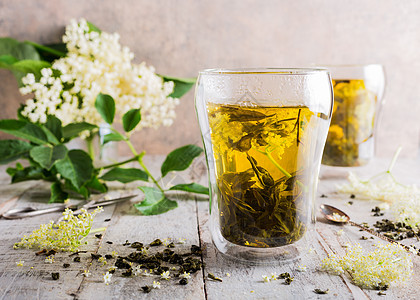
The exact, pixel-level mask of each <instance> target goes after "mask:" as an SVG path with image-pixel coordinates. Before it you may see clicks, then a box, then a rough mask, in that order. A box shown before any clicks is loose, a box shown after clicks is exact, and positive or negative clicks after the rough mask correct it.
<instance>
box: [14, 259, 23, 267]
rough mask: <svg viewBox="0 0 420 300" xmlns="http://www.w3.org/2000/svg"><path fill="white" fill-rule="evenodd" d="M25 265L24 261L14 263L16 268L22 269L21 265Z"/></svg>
mask: <svg viewBox="0 0 420 300" xmlns="http://www.w3.org/2000/svg"><path fill="white" fill-rule="evenodd" d="M24 263H25V261H24V260H19V261H17V262H16V266H18V267H23V264H24Z"/></svg>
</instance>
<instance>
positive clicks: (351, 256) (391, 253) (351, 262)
mask: <svg viewBox="0 0 420 300" xmlns="http://www.w3.org/2000/svg"><path fill="white" fill-rule="evenodd" d="M375 247H376V249H375V250H374V251H371V252H368V253H366V252H365V251H363V248H362V247H361V246H360V244H356V245H349V246H348V247H347V253H346V255H345V256H343V257H339V256H337V255H335V254H330V255H329V257H328V258H326V259H324V260H323V261H322V268H323V269H324V270H325V271H328V272H331V273H333V274H342V273H343V272H344V271H347V272H349V273H350V275H351V277H352V279H353V281H354V283H355V284H357V285H358V286H360V287H364V288H377V287H385V286H389V285H391V284H399V283H406V282H407V281H408V280H409V279H410V278H411V275H412V273H413V262H412V261H411V256H410V254H409V253H408V252H407V251H405V250H404V248H403V247H401V246H399V245H395V244H387V245H383V244H377V245H375Z"/></svg>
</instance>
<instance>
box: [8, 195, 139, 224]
mask: <svg viewBox="0 0 420 300" xmlns="http://www.w3.org/2000/svg"><path fill="white" fill-rule="evenodd" d="M135 196H137V195H128V196H122V197H118V198H115V199H110V200H103V201H90V202H88V203H87V204H85V205H83V206H81V208H85V209H91V208H96V207H98V206H106V205H111V204H115V203H118V202H122V201H125V200H128V199H131V198H133V197H135ZM77 207H80V206H76V205H69V204H62V205H58V206H54V207H48V208H41V209H37V208H33V207H19V208H13V209H10V210H8V211H7V212H5V213H4V214H3V218H5V219H20V218H26V217H33V216H38V215H42V214H48V213H51V212H57V211H64V210H65V209H66V208H70V209H77ZM80 212H81V211H80V209H78V210H76V211H75V212H74V215H77V214H78V213H80Z"/></svg>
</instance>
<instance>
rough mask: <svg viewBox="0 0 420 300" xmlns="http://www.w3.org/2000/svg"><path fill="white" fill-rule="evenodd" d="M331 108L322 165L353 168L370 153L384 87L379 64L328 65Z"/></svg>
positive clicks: (367, 158)
mask: <svg viewBox="0 0 420 300" xmlns="http://www.w3.org/2000/svg"><path fill="white" fill-rule="evenodd" d="M328 69H329V70H330V72H331V76H332V83H333V88H334V108H333V115H332V118H331V126H330V128H329V131H328V137H327V142H326V144H325V150H324V156H323V158H322V164H324V165H329V166H341V167H355V166H362V165H365V164H367V163H368V162H369V160H370V159H371V158H372V157H373V156H374V152H375V140H374V132H375V130H376V127H377V124H378V122H377V119H378V115H379V112H380V108H381V105H382V101H381V100H382V95H383V91H384V86H385V75H384V69H383V67H382V66H381V65H378V64H372V65H348V66H331V67H328Z"/></svg>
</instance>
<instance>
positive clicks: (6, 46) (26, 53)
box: [0, 37, 40, 60]
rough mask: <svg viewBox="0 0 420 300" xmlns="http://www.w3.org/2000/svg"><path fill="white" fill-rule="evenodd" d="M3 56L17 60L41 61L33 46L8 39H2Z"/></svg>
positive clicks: (1, 54) (0, 49)
mask: <svg viewBox="0 0 420 300" xmlns="http://www.w3.org/2000/svg"><path fill="white" fill-rule="evenodd" d="M3 55H9V56H13V57H14V58H16V60H24V59H31V60H40V57H39V54H38V52H37V51H36V49H35V48H34V47H33V46H31V45H29V44H27V43H25V42H19V41H17V40H15V39H12V38H8V37H5V38H0V56H3Z"/></svg>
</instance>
